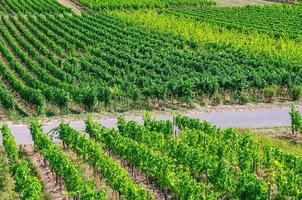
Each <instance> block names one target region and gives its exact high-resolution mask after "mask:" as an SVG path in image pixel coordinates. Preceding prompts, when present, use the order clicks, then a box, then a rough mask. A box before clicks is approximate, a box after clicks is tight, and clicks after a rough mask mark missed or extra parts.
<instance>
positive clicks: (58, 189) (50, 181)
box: [24, 145, 68, 200]
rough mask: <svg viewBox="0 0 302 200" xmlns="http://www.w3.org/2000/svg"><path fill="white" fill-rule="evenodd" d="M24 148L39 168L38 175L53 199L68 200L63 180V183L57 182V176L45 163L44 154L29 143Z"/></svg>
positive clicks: (37, 168)
mask: <svg viewBox="0 0 302 200" xmlns="http://www.w3.org/2000/svg"><path fill="white" fill-rule="evenodd" d="M24 150H25V152H26V153H27V154H28V155H29V157H30V158H31V159H32V163H33V165H34V167H35V168H36V170H37V173H38V176H39V177H40V179H41V181H42V183H43V186H44V188H45V190H46V191H47V192H48V193H49V194H50V196H51V198H52V199H53V200H68V197H67V196H66V195H65V187H64V184H63V181H61V182H62V184H56V178H55V176H54V175H53V173H52V172H51V169H50V167H49V166H48V165H44V161H43V157H42V155H41V154H39V153H38V152H36V151H35V150H34V149H33V147H32V146H29V145H27V146H26V147H25V149H24Z"/></svg>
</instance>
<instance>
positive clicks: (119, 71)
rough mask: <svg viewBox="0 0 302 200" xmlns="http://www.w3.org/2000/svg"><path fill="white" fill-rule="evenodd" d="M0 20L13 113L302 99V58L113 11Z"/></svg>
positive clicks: (7, 98)
mask: <svg viewBox="0 0 302 200" xmlns="http://www.w3.org/2000/svg"><path fill="white" fill-rule="evenodd" d="M0 24H1V26H0V38H1V43H0V53H1V60H0V69H1V71H2V73H1V75H0V78H1V83H0V97H1V99H0V103H1V105H2V107H3V109H4V110H6V112H8V113H9V112H15V113H17V115H21V116H28V115H35V114H39V115H45V114H46V115H54V114H55V115H57V114H62V113H63V114H64V113H80V112H85V111H98V110H99V109H107V110H108V109H109V110H110V109H113V110H117V109H121V110H125V109H126V110H127V109H131V108H144V107H150V106H151V107H152V106H153V107H154V106H155V105H159V106H165V105H168V104H169V103H172V102H175V101H176V102H183V103H187V104H190V102H197V103H199V104H203V102H204V100H205V99H212V101H213V102H214V103H215V102H216V103H218V104H219V103H220V102H227V101H231V102H237V103H241V102H247V101H270V99H271V98H272V96H274V95H276V96H283V97H287V98H292V99H294V100H296V99H299V98H300V93H301V82H302V80H301V78H302V77H301V75H302V73H301V69H302V68H301V65H300V64H299V63H296V64H292V63H291V62H287V61H285V60H283V59H281V58H279V57H278V56H269V55H266V54H263V53H252V52H250V51H248V50H247V49H238V48H236V47H234V46H232V45H227V44H223V43H221V44H218V43H212V42H211V43H204V44H199V43H198V42H195V41H194V40H187V39H186V38H183V37H178V36H174V35H173V34H168V33H161V32H159V31H156V30H150V29H147V28H142V27H141V26H140V25H134V24H131V23H128V22H125V21H123V20H121V19H120V18H119V17H116V16H113V15H111V14H109V13H105V14H101V13H94V12H89V13H82V15H81V16H78V15H70V14H68V13H65V14H46V13H44V14H43V15H27V16H26V17H25V16H22V15H18V16H2V17H1V22H0ZM272 89H273V90H275V93H274V91H273V92H271V90H272ZM271 93H272V94H271ZM228 96H230V98H231V99H229V98H228ZM3 112H5V111H3Z"/></svg>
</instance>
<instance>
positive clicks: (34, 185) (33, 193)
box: [1, 125, 42, 200]
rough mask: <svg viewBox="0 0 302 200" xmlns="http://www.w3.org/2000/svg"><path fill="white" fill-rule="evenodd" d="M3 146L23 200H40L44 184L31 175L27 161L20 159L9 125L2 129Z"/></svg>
mask: <svg viewBox="0 0 302 200" xmlns="http://www.w3.org/2000/svg"><path fill="white" fill-rule="evenodd" d="M1 132H2V136H3V146H4V148H5V151H6V154H7V157H8V160H9V166H10V171H11V174H12V176H13V177H14V180H15V190H16V192H18V194H19V197H20V199H21V200H23V199H24V200H27V199H31V200H39V199H40V198H41V192H42V184H41V181H40V180H38V178H37V177H34V176H32V175H31V170H30V168H29V166H28V163H27V161H26V160H22V159H20V158H19V151H18V148H17V144H16V143H15V140H14V138H13V136H12V135H11V133H10V130H9V128H8V126H7V125H4V126H3V127H2V128H1Z"/></svg>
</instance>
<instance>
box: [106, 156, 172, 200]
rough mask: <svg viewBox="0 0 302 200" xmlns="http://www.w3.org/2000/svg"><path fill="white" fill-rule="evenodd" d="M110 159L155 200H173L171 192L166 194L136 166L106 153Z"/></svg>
mask: <svg viewBox="0 0 302 200" xmlns="http://www.w3.org/2000/svg"><path fill="white" fill-rule="evenodd" d="M106 153H107V154H108V155H110V157H112V158H113V159H114V160H115V161H117V162H118V163H119V164H120V165H121V166H122V167H124V168H125V169H126V170H127V171H128V174H129V176H130V177H131V179H132V180H133V181H134V182H135V183H137V184H139V185H140V186H141V187H142V188H145V189H146V190H147V191H149V193H150V194H151V195H152V194H154V196H155V199H157V200H170V199H171V200H172V199H173V196H172V194H170V193H169V192H167V193H166V194H165V191H163V190H161V189H159V188H158V187H157V186H156V183H155V181H154V180H153V179H152V178H149V177H148V176H147V175H146V174H144V173H142V172H141V171H139V170H138V169H137V168H135V167H134V166H132V165H130V164H129V163H128V161H127V160H124V159H123V158H121V157H120V156H118V155H115V154H112V153H111V152H110V151H106Z"/></svg>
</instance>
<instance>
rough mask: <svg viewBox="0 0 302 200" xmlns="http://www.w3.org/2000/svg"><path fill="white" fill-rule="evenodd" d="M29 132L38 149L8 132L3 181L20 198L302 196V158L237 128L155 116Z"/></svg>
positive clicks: (243, 199) (34, 125)
mask: <svg viewBox="0 0 302 200" xmlns="http://www.w3.org/2000/svg"><path fill="white" fill-rule="evenodd" d="M29 127H30V132H31V135H32V139H33V141H34V146H32V147H29V146H27V147H24V146H23V147H18V146H17V145H16V143H15V141H14V138H13V137H12V135H11V133H10V130H9V128H8V126H6V125H4V126H3V127H2V129H1V134H2V136H3V147H4V150H5V152H6V153H5V154H1V156H2V157H1V159H0V168H1V167H2V168H3V164H2V165H1V162H3V161H5V160H7V163H8V165H7V166H8V169H9V172H7V171H5V172H6V173H2V171H1V174H0V178H1V179H2V180H3V179H5V180H6V179H7V177H13V179H14V184H15V192H16V193H17V195H18V198H20V199H44V198H42V193H46V192H48V193H49V195H50V197H53V196H54V195H58V196H59V197H60V199H67V198H73V199H98V200H102V199H129V200H136V199H137V200H143V199H146V200H148V199H165V200H166V199H184V200H189V199H208V200H210V199H213V200H214V199H240V200H251V199H255V200H256V199H259V200H262V199H263V200H265V199H276V200H277V199H294V200H298V199H301V198H302V189H301V187H300V186H301V184H302V180H301V176H302V171H301V169H302V168H301V167H302V166H301V165H302V158H301V157H299V156H296V155H293V154H290V153H287V152H286V151H283V150H280V149H277V148H275V147H272V146H270V145H259V144H258V143H256V142H255V141H254V140H253V139H252V137H251V136H250V135H249V134H242V133H239V132H238V131H237V130H236V129H232V128H230V129H219V128H216V127H215V126H213V125H211V124H209V123H208V122H201V121H199V120H196V119H190V118H187V117H184V116H177V117H175V120H174V122H172V121H157V120H154V119H153V118H152V117H151V116H150V115H149V114H148V113H146V114H145V116H144V123H143V124H138V123H137V122H134V121H125V120H124V118H123V117H120V118H119V120H118V129H108V128H106V127H103V126H102V125H100V124H99V123H96V122H94V121H93V120H92V118H88V119H87V120H86V130H85V133H82V132H78V131H76V130H75V129H73V128H72V127H71V126H70V125H69V124H66V123H62V124H60V125H59V126H58V127H57V128H55V129H54V130H53V131H52V133H51V134H46V133H45V132H43V129H42V126H41V124H40V123H39V122H38V121H37V120H32V121H31V122H30V124H29ZM54 138H57V139H54ZM30 148H33V149H34V150H32V151H30V150H29V149H30ZM32 152H34V153H32ZM22 155H23V156H22ZM24 155H26V156H24ZM83 166H86V168H85V167H83ZM45 170H49V173H47V174H48V175H45V174H43V173H33V172H34V171H38V172H39V171H40V172H41V171H42V172H43V171H45ZM89 170H90V171H91V173H89ZM87 174H89V175H90V176H91V177H87ZM5 176H7V177H6V178H5ZM44 176H47V177H48V179H45V177H44ZM49 182H51V183H49ZM100 183H101V184H100ZM54 187H58V189H57V190H56V192H54V190H53V188H54ZM58 190H59V191H62V192H61V193H59V192H58ZM60 194H61V196H60ZM58 196H57V197H58Z"/></svg>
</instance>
